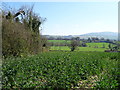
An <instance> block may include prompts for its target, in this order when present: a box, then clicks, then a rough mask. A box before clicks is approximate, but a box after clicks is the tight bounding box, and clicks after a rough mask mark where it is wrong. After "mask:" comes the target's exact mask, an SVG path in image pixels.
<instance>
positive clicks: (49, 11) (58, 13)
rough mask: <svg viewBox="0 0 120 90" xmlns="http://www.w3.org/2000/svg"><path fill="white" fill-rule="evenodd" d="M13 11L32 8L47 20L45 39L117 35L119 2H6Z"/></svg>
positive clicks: (44, 28)
mask: <svg viewBox="0 0 120 90" xmlns="http://www.w3.org/2000/svg"><path fill="white" fill-rule="evenodd" d="M6 4H7V5H8V6H10V7H12V8H16V9H17V8H19V7H21V6H22V5H33V4H34V11H35V12H36V13H38V14H39V15H40V16H41V17H45V18H47V21H46V22H45V23H44V24H43V30H42V34H44V35H80V34H84V33H90V32H103V31H110V32H118V2H35V3H32V2H31V3H30V2H26V3H25V2H22V3H21V2H11V3H10V2H9V3H8V2H6Z"/></svg>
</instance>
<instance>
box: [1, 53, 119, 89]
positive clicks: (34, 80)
mask: <svg viewBox="0 0 120 90" xmlns="http://www.w3.org/2000/svg"><path fill="white" fill-rule="evenodd" d="M119 74H120V72H118V53H113V52H112V53H106V52H69V51H66V52H64V51H55V52H54V51H51V52H45V53H41V54H38V55H34V56H29V57H23V58H8V59H6V60H4V61H3V68H2V75H3V89H10V88H11V89H15V88H16V89H20V88H33V89H34V88H41V89H49V88H53V89H58V88H62V89H65V88H68V89H75V88H96V89H97V88H117V86H118V83H119V82H118V75H119Z"/></svg>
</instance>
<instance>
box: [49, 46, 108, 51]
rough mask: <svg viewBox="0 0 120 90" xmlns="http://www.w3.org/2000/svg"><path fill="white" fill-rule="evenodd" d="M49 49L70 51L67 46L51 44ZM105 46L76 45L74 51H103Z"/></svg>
mask: <svg viewBox="0 0 120 90" xmlns="http://www.w3.org/2000/svg"><path fill="white" fill-rule="evenodd" d="M50 50H65V51H70V48H69V47H68V46H52V47H50ZM104 50H106V48H94V47H78V48H77V49H76V50H75V51H100V52H101V51H102V52H103V51H104Z"/></svg>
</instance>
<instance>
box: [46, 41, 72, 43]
mask: <svg viewBox="0 0 120 90" xmlns="http://www.w3.org/2000/svg"><path fill="white" fill-rule="evenodd" d="M48 42H52V43H70V40H48Z"/></svg>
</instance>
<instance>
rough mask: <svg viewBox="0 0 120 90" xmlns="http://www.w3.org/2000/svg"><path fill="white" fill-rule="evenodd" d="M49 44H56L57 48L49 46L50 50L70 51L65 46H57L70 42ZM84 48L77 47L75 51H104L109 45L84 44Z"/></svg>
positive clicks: (62, 41) (55, 41) (63, 41)
mask: <svg viewBox="0 0 120 90" xmlns="http://www.w3.org/2000/svg"><path fill="white" fill-rule="evenodd" d="M49 42H50V43H51V42H52V43H54V44H58V46H51V47H50V50H65V51H70V47H69V46H67V45H65V46H59V44H61V43H62V44H65V43H66V44H70V42H71V41H70V40H49ZM80 43H81V41H80ZM86 45H87V46H86V47H80V46H79V47H78V48H77V49H76V51H100V52H101V51H102V52H103V51H105V50H106V49H108V45H109V43H86Z"/></svg>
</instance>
